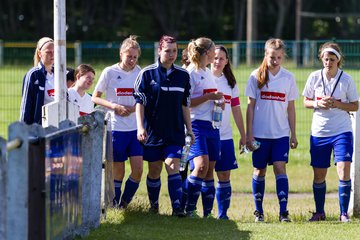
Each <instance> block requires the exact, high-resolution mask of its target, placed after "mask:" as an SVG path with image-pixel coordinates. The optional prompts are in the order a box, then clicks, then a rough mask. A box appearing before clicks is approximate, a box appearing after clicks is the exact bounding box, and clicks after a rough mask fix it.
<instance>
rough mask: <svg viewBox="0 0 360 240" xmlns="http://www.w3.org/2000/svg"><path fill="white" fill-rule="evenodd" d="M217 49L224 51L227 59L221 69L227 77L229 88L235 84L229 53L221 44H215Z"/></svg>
mask: <svg viewBox="0 0 360 240" xmlns="http://www.w3.org/2000/svg"><path fill="white" fill-rule="evenodd" d="M216 49H219V50H220V51H223V52H224V53H225V56H226V59H227V60H228V62H227V64H226V65H225V67H224V69H223V73H224V75H225V77H226V79H227V82H228V84H229V86H230V87H231V88H234V87H235V84H236V79H235V76H234V73H233V71H232V69H231V64H230V59H229V53H228V51H227V49H226V48H225V47H224V46H223V45H216V46H215V50H216Z"/></svg>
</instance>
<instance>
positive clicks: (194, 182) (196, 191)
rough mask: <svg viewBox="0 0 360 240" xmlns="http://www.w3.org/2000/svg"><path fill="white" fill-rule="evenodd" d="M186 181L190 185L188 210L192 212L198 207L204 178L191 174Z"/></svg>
mask: <svg viewBox="0 0 360 240" xmlns="http://www.w3.org/2000/svg"><path fill="white" fill-rule="evenodd" d="M186 181H187V186H188V195H187V200H186V212H192V211H194V210H195V208H196V204H197V201H198V199H199V196H200V191H201V184H202V182H203V179H201V178H198V177H195V176H193V175H190V176H188V178H187V180H186Z"/></svg>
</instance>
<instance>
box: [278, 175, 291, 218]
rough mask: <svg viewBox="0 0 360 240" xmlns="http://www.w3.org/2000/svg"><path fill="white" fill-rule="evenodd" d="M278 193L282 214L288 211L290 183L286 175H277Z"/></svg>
mask: <svg viewBox="0 0 360 240" xmlns="http://www.w3.org/2000/svg"><path fill="white" fill-rule="evenodd" d="M276 193H277V196H278V199H279V205H280V214H281V213H285V212H286V210H287V203H288V196H289V181H288V177H287V175H286V174H279V175H276Z"/></svg>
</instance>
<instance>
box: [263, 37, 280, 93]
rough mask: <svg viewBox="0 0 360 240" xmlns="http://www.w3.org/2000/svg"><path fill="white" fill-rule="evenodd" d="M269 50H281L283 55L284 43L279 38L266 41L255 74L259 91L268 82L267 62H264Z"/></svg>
mask: <svg viewBox="0 0 360 240" xmlns="http://www.w3.org/2000/svg"><path fill="white" fill-rule="evenodd" d="M269 48H272V49H275V50H283V51H284V54H285V50H286V47H285V43H284V42H283V41H282V40H281V39H279V38H271V39H269V40H267V41H266V43H265V54H264V59H263V61H262V63H261V65H260V67H259V71H258V72H257V74H256V77H257V83H258V88H259V89H261V88H263V87H264V86H265V85H267V83H268V81H269V73H268V70H269V66H268V65H267V62H266V54H267V50H268V49H269Z"/></svg>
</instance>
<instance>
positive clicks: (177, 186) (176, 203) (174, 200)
mask: <svg viewBox="0 0 360 240" xmlns="http://www.w3.org/2000/svg"><path fill="white" fill-rule="evenodd" d="M168 191H169V195H170V200H171V206H172V208H173V209H180V207H181V197H182V186H181V175H180V174H179V173H176V174H173V175H169V176H168Z"/></svg>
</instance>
